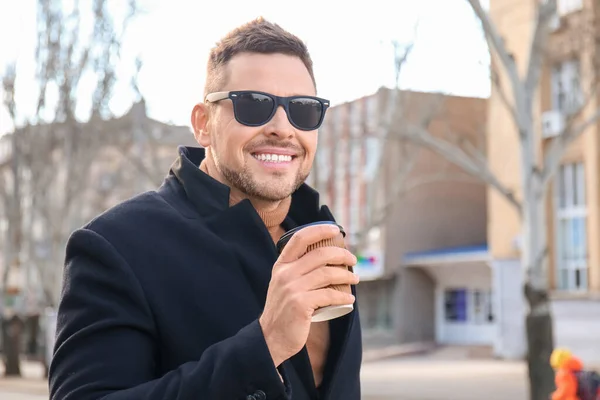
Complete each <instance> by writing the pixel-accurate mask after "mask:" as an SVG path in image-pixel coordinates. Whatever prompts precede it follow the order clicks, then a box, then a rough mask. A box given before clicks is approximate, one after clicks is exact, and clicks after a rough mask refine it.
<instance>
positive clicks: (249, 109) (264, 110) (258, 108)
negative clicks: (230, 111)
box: [234, 93, 274, 125]
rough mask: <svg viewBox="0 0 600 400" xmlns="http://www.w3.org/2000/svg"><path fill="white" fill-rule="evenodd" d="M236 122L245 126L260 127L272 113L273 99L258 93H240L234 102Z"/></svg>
mask: <svg viewBox="0 0 600 400" xmlns="http://www.w3.org/2000/svg"><path fill="white" fill-rule="evenodd" d="M234 105H235V110H234V111H235V115H236V117H237V119H238V121H239V122H240V123H242V124H246V125H262V124H264V123H265V122H267V120H268V119H269V117H270V116H271V114H272V113H273V105H274V102H273V99H272V98H270V97H269V96H265V95H264V94H260V93H240V94H238V95H237V99H236V100H235V102H234Z"/></svg>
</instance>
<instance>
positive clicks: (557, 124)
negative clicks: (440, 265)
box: [488, 0, 600, 364]
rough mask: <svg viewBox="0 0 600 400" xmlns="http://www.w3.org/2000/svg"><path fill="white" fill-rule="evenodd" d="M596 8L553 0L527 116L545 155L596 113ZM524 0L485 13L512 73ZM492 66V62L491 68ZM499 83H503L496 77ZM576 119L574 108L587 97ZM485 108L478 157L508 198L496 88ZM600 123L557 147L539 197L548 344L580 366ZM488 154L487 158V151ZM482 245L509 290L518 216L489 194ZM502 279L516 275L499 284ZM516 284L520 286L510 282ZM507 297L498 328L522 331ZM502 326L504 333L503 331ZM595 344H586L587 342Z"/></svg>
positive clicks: (595, 258)
mask: <svg viewBox="0 0 600 400" xmlns="http://www.w3.org/2000/svg"><path fill="white" fill-rule="evenodd" d="M596 3H597V2H592V1H587V0H558V1H557V5H558V12H557V15H555V16H554V18H553V20H552V23H551V33H550V38H549V42H548V46H547V49H548V50H547V57H546V58H545V60H544V66H543V72H542V76H541V81H540V87H539V92H538V96H537V101H536V106H535V114H536V116H537V118H536V123H537V124H538V126H539V127H540V129H539V133H540V135H539V138H538V141H537V143H536V145H537V149H538V151H539V152H540V154H541V155H543V154H545V152H546V151H547V149H548V146H549V143H550V141H551V140H552V138H553V137H555V136H556V135H558V134H559V133H560V132H561V130H562V129H563V128H564V126H565V124H566V123H568V121H569V120H570V119H571V118H574V120H575V121H580V120H582V119H583V118H586V117H588V116H590V115H591V113H592V112H594V111H595V110H596V109H598V107H599V102H598V100H599V99H598V92H597V90H596V89H593V88H594V83H597V82H598V75H597V72H596V71H598V60H599V59H600V58H599V56H600V53H598V46H597V40H598V36H597V35H598V33H597V32H598V16H600V14H599V12H600V10H599V9H598V7H597V4H596ZM536 4H537V2H533V1H527V2H524V1H518V0H492V1H490V17H491V18H492V20H493V21H494V22H496V26H497V28H498V31H499V33H500V35H501V36H502V37H503V39H504V40H505V43H506V45H507V47H508V49H509V51H510V52H511V54H512V56H513V57H514V59H515V61H516V62H517V65H518V67H519V69H520V70H521V71H524V70H525V68H526V67H527V62H528V57H527V55H528V53H529V48H528V47H527V46H528V44H529V38H530V37H531V34H532V32H533V24H534V22H535V18H536V15H535V8H534V7H535V5H536ZM494 62H495V61H494V60H493V61H492V65H494ZM501 79H503V80H505V79H506V78H505V77H501ZM588 98H589V103H588V106H587V107H586V108H585V109H584V110H583V112H582V113H581V114H580V115H576V114H577V113H576V111H577V110H579V109H580V108H581V106H582V105H583V104H585V102H586V101H587V100H588ZM488 104H489V108H488V118H489V119H488V121H489V122H488V124H489V127H488V158H489V164H490V167H491V169H492V170H493V171H494V172H495V173H496V175H497V176H498V177H499V178H500V179H501V180H502V182H504V183H505V185H507V186H508V187H509V189H514V190H515V192H516V193H517V194H518V192H519V187H520V184H521V182H520V180H521V176H520V172H519V163H520V162H519V155H518V142H517V140H518V139H517V132H516V131H515V127H514V125H513V124H512V122H511V118H510V115H509V113H508V111H507V109H506V107H505V106H504V104H503V101H502V99H501V96H500V94H499V92H498V90H497V89H496V88H494V89H493V90H492V94H491V97H490V99H489V103H488ZM599 129H600V123H598V122H596V123H595V124H593V125H592V126H591V127H589V129H587V130H586V131H585V132H584V133H583V135H582V136H580V137H579V139H578V140H576V141H575V142H574V143H573V144H571V145H570V147H569V148H568V149H567V152H566V154H565V155H564V157H563V159H562V165H561V167H560V170H559V172H558V174H557V175H556V177H555V179H554V181H553V182H552V185H551V188H550V191H549V196H548V199H547V205H546V213H547V217H548V229H547V235H548V236H547V240H548V244H549V249H548V250H549V251H548V255H549V263H548V272H549V286H550V288H551V290H552V299H553V309H554V317H555V320H554V326H555V341H556V343H557V344H558V345H562V346H568V347H571V348H573V350H574V351H577V352H578V354H579V355H581V356H582V357H583V358H584V361H587V362H591V363H595V364H600V348H599V347H600V346H598V344H597V337H598V335H600V324H598V323H595V322H594V321H597V317H598V313H599V312H600V303H599V302H598V301H597V300H598V297H599V294H600V246H599V243H600V175H599V173H600V130H599ZM492 150H493V152H492ZM488 199H489V201H488V244H489V249H488V250H489V257H490V258H491V259H492V260H493V261H492V265H493V266H494V267H493V269H494V270H495V271H498V274H502V275H503V276H504V277H505V278H506V280H509V281H510V282H511V283H510V285H511V286H516V285H515V282H514V281H515V280H518V278H520V277H521V276H522V275H521V274H520V273H519V268H520V265H519V248H518V246H515V243H517V244H518V241H519V230H520V225H519V218H518V216H517V214H516V212H515V211H514V210H513V209H512V208H511V207H510V206H509V205H508V203H507V202H506V201H505V200H504V199H503V198H502V197H501V196H500V195H498V194H497V193H496V192H495V191H493V190H489V191H488ZM512 274H514V277H516V278H509V277H510V276H511V275H512ZM518 283H519V285H520V284H521V282H518ZM511 297H512V299H511V300H508V299H506V298H505V299H504V300H506V301H509V302H510V303H511V304H512V311H513V312H514V315H515V319H514V321H512V323H511V325H507V326H505V331H506V332H508V333H506V334H505V335H504V336H505V337H509V336H510V335H511V333H510V332H515V331H519V332H521V331H523V330H524V327H523V324H522V323H521V324H519V323H518V321H517V318H519V319H521V320H522V318H521V316H522V315H523V314H524V313H525V309H524V306H523V303H522V302H521V301H520V299H521V298H520V292H515V294H514V295H512V296H511ZM509 326H512V329H509ZM594 343H595V347H594V346H591V344H594ZM507 346H508V347H512V351H510V352H511V353H513V354H515V355H516V354H519V353H523V352H524V343H522V334H519V335H517V336H515V335H513V337H512V345H508V344H507Z"/></svg>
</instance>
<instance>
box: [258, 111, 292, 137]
mask: <svg viewBox="0 0 600 400" xmlns="http://www.w3.org/2000/svg"><path fill="white" fill-rule="evenodd" d="M295 134H296V130H295V129H294V127H293V126H292V124H290V121H289V120H288V116H287V114H286V112H285V110H284V109H283V107H281V106H279V107H277V111H275V115H274V116H273V118H272V119H271V120H270V121H269V123H268V124H267V126H266V127H265V135H267V136H277V137H279V138H281V139H289V138H292V137H293V136H294V135H295Z"/></svg>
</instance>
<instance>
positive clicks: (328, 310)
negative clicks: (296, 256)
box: [277, 221, 354, 322]
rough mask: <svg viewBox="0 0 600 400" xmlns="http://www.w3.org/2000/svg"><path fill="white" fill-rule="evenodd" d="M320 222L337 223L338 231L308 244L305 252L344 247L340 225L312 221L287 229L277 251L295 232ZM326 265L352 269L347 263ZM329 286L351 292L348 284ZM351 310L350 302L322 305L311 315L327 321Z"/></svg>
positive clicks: (280, 249)
mask: <svg viewBox="0 0 600 400" xmlns="http://www.w3.org/2000/svg"><path fill="white" fill-rule="evenodd" d="M322 224H328V225H337V227H338V228H340V233H339V234H338V235H337V236H335V237H334V238H332V239H325V240H321V241H319V242H317V243H313V244H311V245H310V246H308V248H307V250H306V252H307V253H308V252H309V251H311V250H314V249H316V248H319V247H331V246H336V247H341V248H346V244H345V243H344V237H345V236H346V233H345V232H344V229H343V228H342V227H341V226H340V225H338V224H336V223H335V222H332V221H319V222H313V223H310V224H306V225H301V226H298V227H296V228H294V229H291V230H289V231H287V232H286V233H285V234H283V236H281V238H280V239H279V240H278V241H277V251H278V252H279V254H281V252H282V251H283V249H284V248H285V246H286V245H287V243H288V242H289V241H290V239H291V238H292V236H294V234H296V233H297V232H299V231H300V230H302V229H304V228H306V227H308V226H314V225H322ZM305 254H306V253H305ZM303 255H304V254H303ZM327 267H328V268H345V269H348V270H350V271H352V266H348V265H330V264H328V265H327ZM330 288H332V289H335V290H339V291H340V292H344V293H349V294H351V293H352V288H351V287H350V285H331V286H330ZM352 310H354V306H353V305H352V304H344V305H339V306H337V305H335V306H327V307H322V308H319V309H317V310H315V312H314V314H313V316H312V322H322V321H329V320H332V319H335V318H339V317H343V316H344V315H346V314H348V313H350V312H352Z"/></svg>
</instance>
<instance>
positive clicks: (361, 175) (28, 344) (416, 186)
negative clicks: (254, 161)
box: [0, 0, 600, 400]
mask: <svg viewBox="0 0 600 400" xmlns="http://www.w3.org/2000/svg"><path fill="white" fill-rule="evenodd" d="M258 16H264V17H265V18H267V19H269V20H271V21H273V22H275V23H277V24H280V25H281V26H282V27H284V28H286V29H287V30H289V31H291V32H292V33H294V34H296V35H298V36H299V37H300V38H301V39H303V40H304V41H305V42H306V43H307V45H308V47H309V50H310V52H311V55H312V58H313V61H314V64H315V77H316V80H317V86H318V94H319V96H321V97H324V98H327V99H330V100H331V102H332V105H333V107H332V108H330V110H329V111H328V114H327V118H326V120H325V123H324V125H323V127H322V128H321V130H320V132H319V135H320V136H319V149H318V154H317V159H316V160H315V165H314V167H313V171H312V173H311V175H310V177H309V182H308V183H309V184H311V185H312V186H313V187H314V188H316V189H317V190H318V191H319V192H320V194H321V198H322V201H323V202H324V203H326V204H328V205H330V207H331V208H332V210H333V212H334V215H335V216H336V218H337V219H338V221H339V222H340V224H341V225H343V226H344V227H345V229H346V231H347V232H348V233H349V235H348V245H349V246H350V247H351V248H352V250H353V251H354V252H355V253H356V254H357V256H358V258H359V264H358V265H357V267H356V269H355V270H356V271H357V272H358V273H359V275H361V284H360V285H359V288H358V302H359V308H360V311H361V322H362V327H363V343H364V365H363V370H362V379H363V392H364V398H365V399H371V400H374V399H381V400H383V399H400V400H402V399H406V400H408V399H411V400H417V399H481V398H486V399H506V398H510V399H526V398H531V399H534V398H535V399H538V398H540V399H541V398H547V396H546V397H543V396H541V397H540V394H539V393H537V394H536V388H547V387H548V384H552V383H551V379H552V377H553V376H550V375H549V374H551V373H552V371H551V370H550V369H549V366H548V365H547V360H546V359H543V360H541V361H540V360H538V361H535V362H534V363H533V364H532V362H531V360H529V361H530V362H529V364H528V362H527V355H528V354H546V353H547V352H548V351H550V350H551V349H552V348H553V347H555V346H563V347H568V348H569V349H571V350H572V351H573V353H574V354H576V355H577V356H578V357H580V358H581V359H582V361H583V362H584V364H585V365H586V368H599V367H600V340H599V339H598V338H600V246H599V244H600V174H599V171H600V123H599V121H598V119H599V118H600V113H599V110H600V108H599V107H600V103H599V102H600V97H599V94H600V93H599V92H598V74H597V71H598V70H599V69H598V67H599V65H598V61H600V47H599V46H598V44H599V43H600V42H599V39H600V33H599V32H600V29H599V28H600V21H599V17H600V3H598V1H595V0H546V1H543V2H539V1H537V0H488V1H482V2H480V1H478V0H420V1H418V2H417V1H410V0H397V1H394V2H388V1H379V0H371V1H369V2H356V3H352V2H343V1H333V0H332V1H328V2H324V1H314V0H304V1H303V2H301V3H298V2H295V3H293V4H289V5H287V4H285V3H282V2H276V1H267V0H265V1H255V2H242V1H237V0H230V1H227V2H220V3H219V2H213V3H210V4H209V3H206V2H191V1H183V0H171V1H169V2H167V1H166V0H127V1H125V0H119V1H117V0H112V1H111V0H37V1H36V0H22V1H19V2H16V1H11V0H0V77H1V78H2V87H1V88H0V98H1V99H2V105H0V278H1V281H0V289H1V292H0V294H1V297H0V319H1V321H2V335H1V337H0V351H1V353H2V363H0V373H3V376H2V377H0V397H1V398H2V399H11V400H16V399H22V400H26V399H42V398H48V394H47V383H46V381H45V376H46V373H47V372H46V368H47V365H48V362H49V360H50V357H51V347H52V344H53V335H54V325H55V323H56V320H55V310H56V306H57V303H58V301H59V298H60V288H61V284H62V267H63V259H64V246H65V243H66V241H67V239H68V237H69V235H70V233H71V232H72V231H73V230H74V229H76V228H78V227H80V226H82V225H83V224H85V223H86V222H87V221H89V220H90V219H92V218H93V217H94V216H96V215H97V214H99V213H101V212H102V211H104V210H106V209H107V208H109V207H111V206H113V205H115V204H117V203H118V202H120V201H123V200H125V199H127V198H129V197H131V196H134V195H136V194H138V193H141V192H143V191H146V190H153V189H155V188H157V187H158V186H159V185H160V184H161V182H162V180H163V178H164V177H165V175H166V174H167V172H168V170H169V167H170V165H171V163H172V162H173V161H174V160H175V158H176V155H177V154H176V150H177V146H178V145H188V146H198V144H197V143H196V142H195V140H194V138H193V135H192V132H191V129H190V126H189V116H190V112H191V110H192V108H193V106H194V104H195V103H196V102H198V101H201V100H202V93H203V85H204V79H205V65H206V61H207V56H208V52H209V50H210V48H211V47H212V46H213V45H214V43H215V42H216V41H218V40H219V39H220V38H221V37H222V36H223V35H224V34H226V33H227V32H228V31H229V30H231V29H233V28H235V27H236V26H238V25H240V24H243V23H245V22H248V21H250V20H252V19H254V18H256V17H258ZM524 285H525V286H526V287H527V288H528V291H526V293H527V296H524V291H523V287H524ZM532 310H533V311H535V312H533V311H532ZM540 312H541V313H542V314H543V315H544V316H547V318H548V321H550V322H551V323H550V324H548V325H543V324H542V325H535V324H534V327H530V328H529V329H527V326H528V324H527V323H526V321H530V317H531V315H532V314H535V315H539V313H540ZM536 346H537V347H536ZM532 349H533V350H532ZM532 351H533V353H532ZM540 352H541V353H540ZM530 358H531V357H530ZM536 363H537V364H536ZM528 371H529V373H531V371H538V372H539V371H541V372H540V374H541V375H540V376H545V377H546V378H548V377H549V376H550V378H548V379H550V383H548V382H549V381H548V379H546V378H539V377H538V378H537V379H541V380H540V381H536V378H534V377H532V378H531V379H530V375H529V374H528ZM548 371H549V372H548ZM534 375H535V374H534ZM544 379H545V380H544ZM540 390H541V391H542V392H543V389H540ZM546 392H547V391H546ZM540 393H541V392H540ZM545 395H547V393H545V394H544V396H545Z"/></svg>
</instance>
